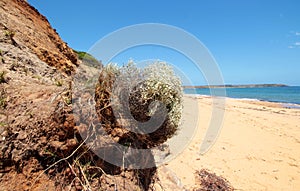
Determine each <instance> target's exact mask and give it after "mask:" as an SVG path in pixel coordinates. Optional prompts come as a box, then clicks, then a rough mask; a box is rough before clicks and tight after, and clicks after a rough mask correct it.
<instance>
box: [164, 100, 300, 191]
mask: <svg viewBox="0 0 300 191" xmlns="http://www.w3.org/2000/svg"><path fill="white" fill-rule="evenodd" d="M195 103H198V106H197V104H196V105H195ZM195 108H196V109H197V108H198V109H199V110H198V112H194V111H193V110H195ZM223 109H224V110H225V115H224V119H223V127H222V129H221V131H220V134H219V136H218V139H217V141H216V142H215V144H214V145H213V146H212V147H211V149H210V150H209V151H208V152H207V153H205V154H203V155H200V154H199V149H200V144H201V143H202V141H203V137H204V135H205V132H206V128H207V127H208V125H209V123H210V120H214V118H213V116H212V115H211V111H212V99H211V98H209V97H199V98H195V97H189V96H186V97H185V109H184V117H183V128H184V129H186V128H192V127H193V125H194V124H195V119H198V120H199V121H198V123H197V132H195V133H194V137H193V138H192V140H191V142H190V144H189V145H188V147H187V148H186V149H184V151H183V152H182V153H181V154H180V155H179V156H177V157H176V158H174V159H173V160H171V161H169V162H168V163H167V164H166V165H163V166H161V167H160V168H159V172H160V174H159V175H160V177H161V179H166V178H165V177H162V176H164V175H165V174H166V173H169V174H172V177H173V178H170V179H173V183H174V182H176V184H177V185H178V186H179V187H181V188H182V189H190V188H192V187H193V186H194V183H195V178H194V174H193V172H195V171H196V170H200V169H202V168H207V169H209V170H211V171H213V172H215V173H216V174H217V175H221V176H224V177H225V178H226V179H228V180H229V181H230V183H231V184H232V185H233V186H234V187H235V189H237V190H272V191H274V190H295V191H296V190H300V110H299V109H287V108H283V107H282V106H281V104H277V103H270V102H261V101H251V100H237V99H229V98H227V99H226V106H225V108H223ZM190 111H192V112H190ZM180 134H181V135H182V134H184V131H182V132H181V133H180ZM179 136H180V135H179ZM171 147H172V146H171ZM171 152H172V148H171ZM166 171H167V172H166ZM174 177H175V178H174ZM162 182H165V184H167V181H166V180H164V181H162ZM162 186H163V185H162ZM167 187H170V186H165V190H168V188H167Z"/></svg>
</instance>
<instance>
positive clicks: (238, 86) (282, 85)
mask: <svg viewBox="0 0 300 191" xmlns="http://www.w3.org/2000/svg"><path fill="white" fill-rule="evenodd" d="M224 87H225V88H265V87H288V85H285V84H245V85H231V84H226V85H211V86H209V85H205V86H183V88H185V89H188V88H224Z"/></svg>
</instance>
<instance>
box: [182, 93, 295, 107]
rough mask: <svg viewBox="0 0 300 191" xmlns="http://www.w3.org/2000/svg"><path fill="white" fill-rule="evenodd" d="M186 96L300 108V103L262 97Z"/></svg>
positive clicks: (188, 95)
mask: <svg viewBox="0 0 300 191" xmlns="http://www.w3.org/2000/svg"><path fill="white" fill-rule="evenodd" d="M184 96H185V97H192V98H199V99H201V98H223V99H233V100H237V101H238V100H240V101H249V102H253V103H255V102H257V103H256V104H259V103H260V102H261V104H277V105H278V107H282V108H286V109H300V104H298V103H290V102H278V101H269V100H262V99H254V98H233V97H219V96H212V95H204V94H184Z"/></svg>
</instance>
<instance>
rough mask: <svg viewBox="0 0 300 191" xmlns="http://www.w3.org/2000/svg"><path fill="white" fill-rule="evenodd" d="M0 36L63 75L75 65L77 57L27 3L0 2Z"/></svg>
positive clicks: (7, 0)
mask: <svg viewBox="0 0 300 191" xmlns="http://www.w3.org/2000/svg"><path fill="white" fill-rule="evenodd" d="M0 33H1V35H5V36H6V37H7V38H9V39H10V38H12V39H13V41H14V42H13V43H15V44H16V45H18V46H25V47H27V48H29V49H30V50H31V51H32V53H34V54H36V55H37V56H38V58H39V59H41V60H42V61H44V62H46V63H47V64H49V65H50V66H54V67H56V68H57V69H60V70H62V71H64V72H65V73H67V74H69V73H70V72H71V71H73V70H74V67H75V66H76V65H77V55H76V54H75V53H74V52H73V50H72V49H71V48H69V47H68V45H67V44H66V43H65V42H63V41H62V39H61V38H60V37H59V35H58V34H57V32H56V31H55V29H53V28H52V27H51V25H50V24H49V22H48V20H47V18H46V17H44V16H43V15H41V14H40V13H39V12H38V11H37V10H36V9H35V8H34V7H32V6H31V5H29V4H28V3H27V1H24V0H1V1H0Z"/></svg>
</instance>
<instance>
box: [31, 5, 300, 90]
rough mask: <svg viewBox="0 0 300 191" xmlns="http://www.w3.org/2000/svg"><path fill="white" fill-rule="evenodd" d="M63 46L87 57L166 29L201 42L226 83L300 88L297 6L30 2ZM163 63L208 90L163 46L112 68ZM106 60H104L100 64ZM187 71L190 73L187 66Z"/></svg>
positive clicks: (123, 59)
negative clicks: (151, 29)
mask: <svg viewBox="0 0 300 191" xmlns="http://www.w3.org/2000/svg"><path fill="white" fill-rule="evenodd" d="M28 1H29V3H30V4H31V5H33V6H34V7H35V8H37V9H38V10H39V11H40V12H41V13H42V14H43V15H45V16H46V17H47V18H48V20H49V21H50V23H51V25H52V26H53V27H54V28H55V29H56V30H57V32H58V33H59V34H60V36H61V37H62V39H63V40H64V41H66V42H67V43H68V44H69V46H70V47H72V48H73V49H76V50H82V51H88V50H89V49H90V48H91V46H92V45H93V44H94V43H96V42H97V41H98V40H100V39H101V38H103V37H104V36H105V35H107V34H109V33H111V32H113V31H115V30H117V29H120V28H122V27H126V26H129V25H133V24H140V23H163V24H169V25H174V26H176V27H180V28H182V29H184V30H186V31H187V32H189V33H191V34H193V35H195V36H196V37H197V38H198V39H199V40H200V41H201V42H202V43H203V44H204V45H205V46H206V47H207V48H208V49H209V51H210V52H211V53H212V55H213V56H214V58H215V59H216V61H217V63H218V65H219V67H220V69H221V72H222V74H223V77H224V81H225V83H226V84H251V83H283V84H288V85H300V1H298V0H281V1H277V0H251V1H250V0H248V1H240V0H235V1H233V0H226V1H225V0H223V1H221V0H218V1H217V0H186V1H183V0H181V1H179V0H177V1H176V0H151V1H146V0H128V1H125V0H118V1H116V0H90V1H82V0H81V1H78V0H73V1H67V0H49V1H41V0H28ZM129 58H133V59H134V60H137V61H141V60H144V59H151V58H152V59H160V60H165V61H169V62H172V63H173V64H175V65H177V66H178V67H179V68H184V72H185V73H188V74H189V75H190V77H191V79H192V81H193V83H194V84H205V80H203V77H202V76H199V74H198V73H193V71H194V70H193V68H192V67H188V66H187V65H185V62H189V60H187V59H186V58H185V57H184V56H182V55H180V54H179V53H176V52H175V53H174V51H173V52H172V50H167V49H164V48H162V47H151V46H148V47H142V48H140V49H138V47H137V48H134V49H132V50H128V51H126V52H124V53H122V54H121V55H119V56H118V57H117V58H115V60H114V61H116V62H119V63H124V62H126V61H127V60H128V59H129ZM99 59H101V58H99ZM183 66H184V67H183Z"/></svg>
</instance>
